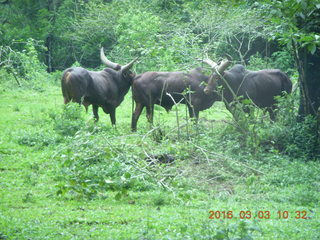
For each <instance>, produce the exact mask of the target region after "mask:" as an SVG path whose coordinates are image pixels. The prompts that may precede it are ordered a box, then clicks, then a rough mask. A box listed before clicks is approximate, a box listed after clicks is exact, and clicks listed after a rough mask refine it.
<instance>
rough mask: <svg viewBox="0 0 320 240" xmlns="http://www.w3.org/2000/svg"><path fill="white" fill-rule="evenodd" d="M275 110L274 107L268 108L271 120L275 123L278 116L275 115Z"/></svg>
mask: <svg viewBox="0 0 320 240" xmlns="http://www.w3.org/2000/svg"><path fill="white" fill-rule="evenodd" d="M274 111H275V108H274V107H270V108H268V112H269V115H270V119H271V120H272V121H275V120H276V114H275V112H274Z"/></svg>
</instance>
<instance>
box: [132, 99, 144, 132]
mask: <svg viewBox="0 0 320 240" xmlns="http://www.w3.org/2000/svg"><path fill="white" fill-rule="evenodd" d="M143 107H144V106H143V105H142V104H141V103H136V109H135V110H134V113H133V114H132V119H131V131H133V132H135V131H137V122H138V119H139V117H140V115H141V112H142V110H143Z"/></svg>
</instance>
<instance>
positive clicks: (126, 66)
mask: <svg viewBox="0 0 320 240" xmlns="http://www.w3.org/2000/svg"><path fill="white" fill-rule="evenodd" d="M138 59H139V57H136V58H135V59H133V60H132V61H131V62H129V63H128V64H127V65H125V66H123V67H121V71H124V72H126V71H128V70H129V69H130V68H132V66H133V64H134V63H135V61H137V60H138Z"/></svg>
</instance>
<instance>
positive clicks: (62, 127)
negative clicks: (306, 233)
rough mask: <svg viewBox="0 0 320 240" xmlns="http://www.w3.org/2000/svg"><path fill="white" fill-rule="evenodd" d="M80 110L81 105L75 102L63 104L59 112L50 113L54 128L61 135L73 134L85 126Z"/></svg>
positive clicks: (81, 110)
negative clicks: (61, 110)
mask: <svg viewBox="0 0 320 240" xmlns="http://www.w3.org/2000/svg"><path fill="white" fill-rule="evenodd" d="M82 112H83V109H82V107H81V106H80V105H79V104H77V103H69V104H67V105H64V106H63V112H62V113H61V114H51V115H50V117H51V118H52V119H53V121H54V130H55V131H57V132H58V133H59V134H61V135H63V136H74V135H75V133H76V132H77V131H79V130H80V129H82V128H83V127H84V126H85V120H84V118H83V116H82V114H81V113H82Z"/></svg>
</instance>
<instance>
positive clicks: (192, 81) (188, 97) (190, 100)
mask: <svg viewBox="0 0 320 240" xmlns="http://www.w3.org/2000/svg"><path fill="white" fill-rule="evenodd" d="M206 61H208V62H207V63H208V64H210V63H212V62H210V60H209V59H208V60H204V62H206ZM211 65H212V64H211ZM208 80H209V76H207V75H205V74H204V69H202V68H200V67H199V68H196V69H193V70H191V71H189V72H146V73H143V74H140V75H138V76H136V77H135V79H134V80H133V84H132V97H133V100H134V101H135V104H136V107H135V110H134V113H133V114H132V121H131V129H132V131H136V129H137V122H138V119H139V117H140V114H141V112H142V110H143V108H144V107H146V110H147V119H148V121H149V122H150V123H152V121H153V110H154V105H155V104H157V105H160V106H162V107H163V108H165V109H166V110H167V111H169V110H170V109H171V108H172V106H173V105H174V104H176V103H183V104H186V105H187V107H188V110H189V115H190V117H191V118H193V117H194V118H196V119H197V118H198V117H199V111H202V110H205V109H208V108H210V107H211V106H212V104H213V103H214V101H216V100H217V99H215V98H216V96H215V95H214V94H211V95H210V94H205V93H204V88H205V86H204V84H203V83H207V82H208Z"/></svg>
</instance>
